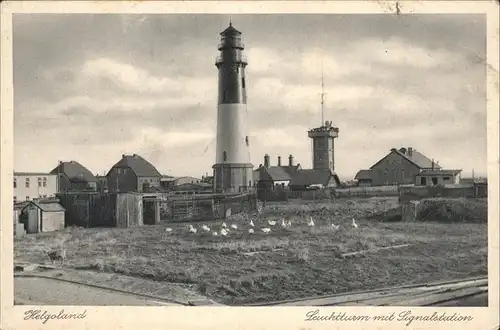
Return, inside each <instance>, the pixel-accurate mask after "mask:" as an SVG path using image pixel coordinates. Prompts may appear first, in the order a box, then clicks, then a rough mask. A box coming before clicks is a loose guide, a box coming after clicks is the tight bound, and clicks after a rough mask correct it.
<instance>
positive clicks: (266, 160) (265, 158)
mask: <svg viewBox="0 0 500 330" xmlns="http://www.w3.org/2000/svg"><path fill="white" fill-rule="evenodd" d="M264 166H265V167H269V155H268V154H265V155H264Z"/></svg>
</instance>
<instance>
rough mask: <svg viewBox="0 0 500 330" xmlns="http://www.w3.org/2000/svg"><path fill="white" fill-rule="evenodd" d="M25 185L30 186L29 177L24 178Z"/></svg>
mask: <svg viewBox="0 0 500 330" xmlns="http://www.w3.org/2000/svg"><path fill="white" fill-rule="evenodd" d="M25 186H26V188H29V187H30V178H26V181H25Z"/></svg>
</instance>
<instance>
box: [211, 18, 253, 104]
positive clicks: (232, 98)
mask: <svg viewBox="0 0 500 330" xmlns="http://www.w3.org/2000/svg"><path fill="white" fill-rule="evenodd" d="M220 35H221V42H220V44H219V47H218V49H219V51H220V54H219V56H218V57H217V60H216V61H215V66H216V67H217V69H218V70H219V104H231V103H240V104H246V103H247V100H246V82H245V67H246V66H247V64H248V63H247V60H246V58H245V56H244V55H243V49H244V48H245V45H244V44H243V42H242V41H241V32H240V31H238V30H236V29H235V28H234V27H233V25H232V24H231V23H229V27H228V28H227V29H225V30H224V31H222V32H221V34H220Z"/></svg>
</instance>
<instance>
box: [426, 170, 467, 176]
mask: <svg viewBox="0 0 500 330" xmlns="http://www.w3.org/2000/svg"><path fill="white" fill-rule="evenodd" d="M460 172H462V170H423V171H422V172H420V173H418V175H419V176H430V175H451V176H454V175H457V174H459V173H460Z"/></svg>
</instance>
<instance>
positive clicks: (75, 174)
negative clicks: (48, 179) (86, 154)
mask: <svg viewBox="0 0 500 330" xmlns="http://www.w3.org/2000/svg"><path fill="white" fill-rule="evenodd" d="M50 173H51V174H59V173H61V174H65V175H66V176H67V177H68V179H69V180H70V181H72V182H96V181H97V178H96V177H95V175H94V174H92V172H90V171H89V170H88V169H87V168H86V167H85V166H83V165H82V164H80V163H78V162H77V161H74V160H72V161H69V162H60V163H59V165H58V166H56V168H54V169H53V170H52V171H50Z"/></svg>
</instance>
